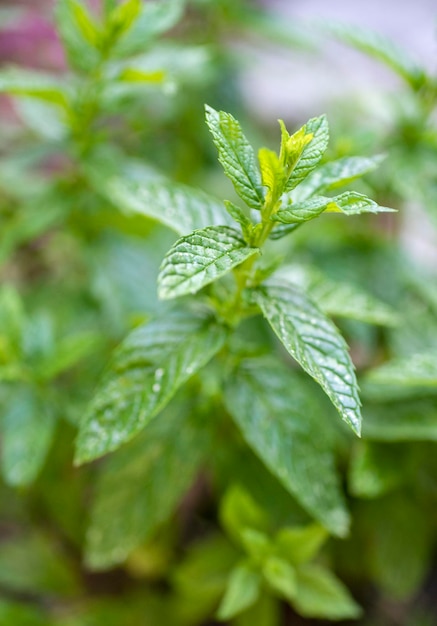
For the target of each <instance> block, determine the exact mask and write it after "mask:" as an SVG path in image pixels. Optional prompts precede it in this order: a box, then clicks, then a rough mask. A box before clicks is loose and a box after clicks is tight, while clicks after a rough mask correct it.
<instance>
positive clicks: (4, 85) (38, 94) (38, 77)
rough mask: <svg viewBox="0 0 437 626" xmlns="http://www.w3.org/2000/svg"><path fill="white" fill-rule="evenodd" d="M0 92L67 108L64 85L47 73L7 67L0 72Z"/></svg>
mask: <svg viewBox="0 0 437 626" xmlns="http://www.w3.org/2000/svg"><path fill="white" fill-rule="evenodd" d="M0 93H8V94H11V95H15V96H27V97H29V98H35V99H37V100H42V101H44V102H49V103H51V104H55V105H57V106H59V107H62V108H63V109H67V108H68V91H67V89H66V87H65V85H64V84H63V83H62V82H61V81H60V80H56V79H55V78H53V76H51V75H49V74H43V73H42V72H36V71H32V72H30V71H26V70H22V69H18V68H9V69H7V70H3V71H1V72H0Z"/></svg>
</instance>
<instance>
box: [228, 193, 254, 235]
mask: <svg viewBox="0 0 437 626" xmlns="http://www.w3.org/2000/svg"><path fill="white" fill-rule="evenodd" d="M225 207H226V211H227V212H228V213H229V215H230V216H231V217H232V219H234V220H235V221H236V222H237V224H240V226H241V231H242V233H243V237H244V239H245V240H246V241H250V237H251V235H252V231H253V226H254V225H253V224H252V222H251V220H250V219H249V218H248V217H247V215H246V214H245V213H244V211H243V210H242V209H240V207H239V206H237V205H236V204H234V203H233V202H230V201H229V200H225Z"/></svg>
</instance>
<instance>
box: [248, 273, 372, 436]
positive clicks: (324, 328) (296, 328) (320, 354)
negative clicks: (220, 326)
mask: <svg viewBox="0 0 437 626" xmlns="http://www.w3.org/2000/svg"><path fill="white" fill-rule="evenodd" d="M253 299H254V301H255V302H256V303H257V304H258V305H259V307H260V309H261V311H262V312H263V314H264V316H265V317H266V318H267V320H268V322H269V324H270V325H271V327H272V328H273V330H274V332H275V333H276V335H277V336H278V338H279V339H280V341H281V342H282V344H283V345H284V347H285V348H286V349H287V351H288V352H289V353H290V354H291V356H292V357H293V358H294V359H296V361H297V362H298V363H299V364H300V365H301V366H302V368H303V369H304V370H305V371H306V372H307V373H308V374H309V375H310V376H312V377H313V378H314V380H316V381H317V382H318V383H319V385H320V386H321V387H322V389H323V390H324V391H325V393H326V394H327V395H328V397H329V398H330V400H331V402H332V403H333V404H334V406H335V407H336V409H337V410H338V412H339V413H340V415H341V417H342V418H343V419H344V421H345V422H346V423H348V424H349V425H350V426H351V428H352V430H353V431H354V432H355V433H356V434H358V435H359V434H360V430H361V412H360V404H361V403H360V399H359V396H358V385H357V381H356V377H355V371H354V366H353V363H352V361H351V359H350V356H349V353H348V349H347V345H346V342H345V341H344V339H343V337H342V336H341V335H340V333H339V331H338V330H337V328H336V327H335V326H334V324H333V323H332V322H331V321H330V320H329V319H328V318H327V317H326V316H325V315H324V314H323V313H322V312H321V311H320V309H319V308H318V307H317V306H316V305H315V304H313V303H312V302H311V301H310V300H309V299H308V298H307V297H306V296H305V294H304V293H302V292H300V291H299V290H298V289H294V288H293V287H291V286H290V285H289V284H287V282H286V281H282V282H281V281H278V282H275V283H274V282H272V283H271V284H269V285H268V286H266V287H262V288H258V289H255V290H253Z"/></svg>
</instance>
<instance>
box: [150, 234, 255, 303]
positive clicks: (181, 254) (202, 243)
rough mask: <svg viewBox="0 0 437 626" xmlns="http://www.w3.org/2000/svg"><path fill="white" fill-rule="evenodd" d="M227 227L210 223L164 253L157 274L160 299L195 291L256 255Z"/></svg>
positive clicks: (252, 249) (183, 238)
mask: <svg viewBox="0 0 437 626" xmlns="http://www.w3.org/2000/svg"><path fill="white" fill-rule="evenodd" d="M257 252H258V249H257V248H249V247H248V246H247V244H246V242H245V241H244V239H242V238H241V236H240V233H239V232H238V231H237V230H235V229H234V228H230V227H229V226H209V227H208V228H204V229H202V230H196V231H194V232H193V233H191V234H190V235H187V236H186V237H182V238H181V239H179V241H177V242H176V243H175V245H174V246H173V247H172V248H171V250H170V251H169V252H168V253H167V254H166V256H165V257H164V260H163V262H162V265H161V269H160V273H159V276H158V293H159V296H160V298H164V299H167V298H175V297H176V296H183V295H186V294H189V293H196V291H199V289H202V287H204V286H205V285H208V284H209V283H212V282H214V281H215V280H217V279H218V278H220V277H221V276H223V275H224V274H226V273H227V272H229V270H231V269H232V268H233V267H236V266H237V265H239V264H240V263H242V262H243V261H245V260H246V259H247V258H249V257H250V256H252V255H253V254H256V253H257Z"/></svg>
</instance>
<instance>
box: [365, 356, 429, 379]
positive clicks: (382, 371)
mask: <svg viewBox="0 0 437 626" xmlns="http://www.w3.org/2000/svg"><path fill="white" fill-rule="evenodd" d="M365 380H366V382H367V383H369V384H372V385H388V386H399V387H405V386H407V387H436V386H437V355H436V354H434V353H430V354H414V355H412V356H409V357H407V358H401V359H394V360H393V361H389V362H387V363H384V365H381V366H380V367H377V368H375V369H373V370H371V371H370V372H369V373H368V374H367V376H366V378H365Z"/></svg>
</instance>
